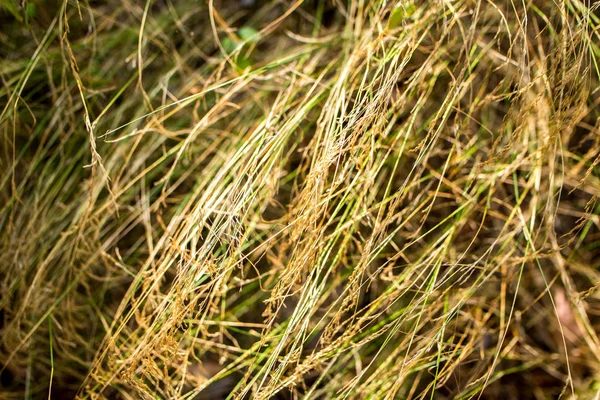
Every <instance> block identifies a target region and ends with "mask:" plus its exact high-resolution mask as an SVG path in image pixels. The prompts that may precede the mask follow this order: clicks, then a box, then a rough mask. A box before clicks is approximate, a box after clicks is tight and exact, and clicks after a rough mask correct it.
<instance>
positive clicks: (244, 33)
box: [238, 26, 260, 42]
mask: <svg viewBox="0 0 600 400" xmlns="http://www.w3.org/2000/svg"><path fill="white" fill-rule="evenodd" d="M238 36H239V37H240V39H242V40H243V41H245V42H257V41H258V40H259V39H260V35H259V33H258V31H257V30H256V29H254V28H252V27H251V26H242V27H241V28H240V30H239V31H238Z"/></svg>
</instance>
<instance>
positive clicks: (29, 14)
mask: <svg viewBox="0 0 600 400" xmlns="http://www.w3.org/2000/svg"><path fill="white" fill-rule="evenodd" d="M34 18H35V3H27V6H26V7H25V23H26V24H27V25H29V24H31V21H32V20H33V19H34Z"/></svg>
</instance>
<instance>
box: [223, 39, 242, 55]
mask: <svg viewBox="0 0 600 400" xmlns="http://www.w3.org/2000/svg"><path fill="white" fill-rule="evenodd" d="M221 46H223V49H224V50H225V52H227V53H232V52H233V51H234V50H235V49H236V48H237V46H238V45H237V44H236V43H235V42H234V41H233V39H232V38H230V37H229V36H227V37H226V38H225V39H223V41H222V42H221Z"/></svg>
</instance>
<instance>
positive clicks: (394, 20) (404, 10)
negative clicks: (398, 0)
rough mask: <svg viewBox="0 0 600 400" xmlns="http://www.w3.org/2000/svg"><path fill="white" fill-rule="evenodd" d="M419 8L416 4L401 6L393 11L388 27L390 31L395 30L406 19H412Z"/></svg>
mask: <svg viewBox="0 0 600 400" xmlns="http://www.w3.org/2000/svg"><path fill="white" fill-rule="evenodd" d="M416 10H417V8H416V7H415V5H414V4H408V5H402V4H399V5H397V6H396V8H394V9H393V10H392V13H391V14H390V19H389V20H388V27H389V28H390V29H394V28H396V27H398V26H399V25H400V24H402V21H404V19H405V18H410V17H411V16H412V15H413V14H414V13H415V11H416Z"/></svg>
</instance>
